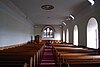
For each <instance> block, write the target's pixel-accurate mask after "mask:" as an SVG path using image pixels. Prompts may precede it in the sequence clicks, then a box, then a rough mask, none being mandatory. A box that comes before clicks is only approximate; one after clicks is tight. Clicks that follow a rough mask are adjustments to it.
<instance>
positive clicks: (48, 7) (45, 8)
mask: <svg viewBox="0 0 100 67" xmlns="http://www.w3.org/2000/svg"><path fill="white" fill-rule="evenodd" d="M41 8H42V9H44V10H52V9H54V6H52V5H42V6H41Z"/></svg>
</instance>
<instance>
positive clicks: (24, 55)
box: [0, 44, 44, 67]
mask: <svg viewBox="0 0 100 67" xmlns="http://www.w3.org/2000/svg"><path fill="white" fill-rule="evenodd" d="M43 47H44V44H39V45H38V44H37V45H35V44H25V45H22V46H18V47H12V48H8V49H3V50H0V62H1V63H3V64H5V65H6V64H7V62H6V61H9V63H8V64H9V65H11V64H12V65H13V64H15V61H17V62H18V64H19V65H20V64H23V63H22V62H21V61H24V63H27V64H29V65H30V64H31V65H30V67H31V66H32V65H34V67H35V66H36V65H38V63H39V59H40V57H41V56H40V55H41V54H42V51H43ZM13 61H14V62H13ZM17 62H16V63H17ZM3 64H1V66H2V65H3ZM1 66H0V67H1ZM23 66H24V64H23Z"/></svg>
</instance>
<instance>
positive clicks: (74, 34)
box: [73, 25, 78, 46]
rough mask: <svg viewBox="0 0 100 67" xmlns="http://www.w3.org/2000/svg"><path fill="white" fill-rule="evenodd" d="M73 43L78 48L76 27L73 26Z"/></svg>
mask: <svg viewBox="0 0 100 67" xmlns="http://www.w3.org/2000/svg"><path fill="white" fill-rule="evenodd" d="M73 32H74V33H73V43H74V45H77V46H78V26H77V25H75V26H74V31H73Z"/></svg>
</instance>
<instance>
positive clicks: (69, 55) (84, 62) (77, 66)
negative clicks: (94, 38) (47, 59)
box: [52, 44, 100, 67]
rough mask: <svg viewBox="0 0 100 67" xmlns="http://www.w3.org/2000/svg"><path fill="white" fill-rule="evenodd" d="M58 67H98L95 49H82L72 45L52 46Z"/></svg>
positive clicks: (98, 62) (99, 56)
mask: <svg viewBox="0 0 100 67" xmlns="http://www.w3.org/2000/svg"><path fill="white" fill-rule="evenodd" d="M52 46H53V52H54V54H55V57H57V59H56V60H57V64H58V67H100V55H99V53H98V50H97V49H90V48H86V47H85V48H83V47H78V46H74V45H73V44H52Z"/></svg>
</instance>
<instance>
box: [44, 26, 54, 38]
mask: <svg viewBox="0 0 100 67" xmlns="http://www.w3.org/2000/svg"><path fill="white" fill-rule="evenodd" d="M42 37H43V38H54V28H53V27H52V26H45V27H44V28H43V30H42Z"/></svg>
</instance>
